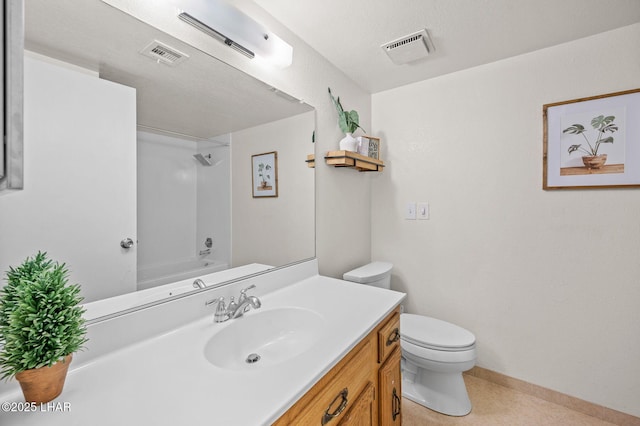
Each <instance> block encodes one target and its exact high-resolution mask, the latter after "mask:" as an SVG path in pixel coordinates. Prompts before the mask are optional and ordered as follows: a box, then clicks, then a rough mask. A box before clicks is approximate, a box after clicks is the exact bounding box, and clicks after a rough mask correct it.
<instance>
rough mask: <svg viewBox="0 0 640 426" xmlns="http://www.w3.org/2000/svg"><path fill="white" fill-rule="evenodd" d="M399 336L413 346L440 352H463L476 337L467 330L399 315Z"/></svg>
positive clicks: (430, 319)
mask: <svg viewBox="0 0 640 426" xmlns="http://www.w3.org/2000/svg"><path fill="white" fill-rule="evenodd" d="M400 336H401V337H402V338H403V339H405V340H407V341H409V342H411V343H413V344H414V345H418V346H422V347H425V348H433V349H440V350H450V351H451V350H465V349H467V348H469V347H470V346H473V345H474V344H475V342H476V337H475V336H474V335H473V333H471V332H470V331H469V330H465V329H464V328H462V327H458V326H457V325H454V324H451V323H448V322H446V321H442V320H439V319H435V318H430V317H425V316H422V315H414V314H402V315H400Z"/></svg>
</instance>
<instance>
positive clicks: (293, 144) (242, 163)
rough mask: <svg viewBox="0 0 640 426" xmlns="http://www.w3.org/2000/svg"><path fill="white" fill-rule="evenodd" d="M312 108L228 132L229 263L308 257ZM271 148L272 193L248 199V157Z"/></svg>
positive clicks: (312, 229) (311, 250)
mask: <svg viewBox="0 0 640 426" xmlns="http://www.w3.org/2000/svg"><path fill="white" fill-rule="evenodd" d="M314 115H315V114H314V112H313V111H310V112H306V113H304V114H299V115H296V116H294V117H290V118H285V119H283V120H278V121H274V122H271V123H267V124H264V125H261V126H256V127H252V128H250V129H245V130H241V131H238V132H234V133H233V135H232V144H231V151H232V162H233V163H232V170H233V176H232V179H231V181H232V194H233V204H232V206H233V207H232V212H233V219H232V235H233V244H232V260H233V266H240V265H245V264H247V263H253V262H256V263H263V264H266V265H273V266H281V265H284V264H287V263H291V262H292V261H295V260H300V259H307V258H310V257H313V256H314V247H315V239H314V235H315V226H314V223H315V222H314V202H313V200H314V169H310V168H308V167H307V163H305V160H306V156H307V154H310V153H312V152H313V148H314V145H313V143H312V142H311V137H312V133H313V130H314V126H315V118H314ZM271 151H277V155H278V160H277V161H278V163H277V165H278V196H277V197H273V198H266V197H265V198H253V193H252V188H251V187H252V182H251V156H252V155H255V154H263V153H265V152H271Z"/></svg>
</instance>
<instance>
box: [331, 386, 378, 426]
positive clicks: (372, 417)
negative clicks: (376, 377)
mask: <svg viewBox="0 0 640 426" xmlns="http://www.w3.org/2000/svg"><path fill="white" fill-rule="evenodd" d="M375 397H376V388H375V386H374V385H373V383H371V382H369V384H368V385H367V387H366V388H364V390H363V391H362V393H360V395H359V396H358V399H356V400H355V401H354V402H353V405H352V406H351V409H350V410H349V411H348V412H347V414H345V416H344V417H343V418H342V420H341V421H340V423H338V426H375V425H377V423H376V420H377V419H378V410H377V407H378V405H377V404H376V400H375Z"/></svg>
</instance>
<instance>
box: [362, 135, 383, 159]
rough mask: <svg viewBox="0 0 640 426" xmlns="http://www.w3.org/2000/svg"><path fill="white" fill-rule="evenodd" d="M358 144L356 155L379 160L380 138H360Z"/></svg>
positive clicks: (366, 136) (365, 136)
mask: <svg viewBox="0 0 640 426" xmlns="http://www.w3.org/2000/svg"><path fill="white" fill-rule="evenodd" d="M359 139H360V144H359V146H358V154H361V155H366V156H367V157H371V158H375V159H376V160H379V159H380V138H376V137H373V136H368V135H364V136H360V137H359Z"/></svg>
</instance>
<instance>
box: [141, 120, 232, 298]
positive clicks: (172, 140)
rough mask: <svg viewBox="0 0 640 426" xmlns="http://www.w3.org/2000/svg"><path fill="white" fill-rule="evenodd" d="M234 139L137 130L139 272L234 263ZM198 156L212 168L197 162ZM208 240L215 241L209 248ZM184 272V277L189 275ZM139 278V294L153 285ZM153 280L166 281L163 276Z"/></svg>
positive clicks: (182, 271)
mask: <svg viewBox="0 0 640 426" xmlns="http://www.w3.org/2000/svg"><path fill="white" fill-rule="evenodd" d="M230 139H231V137H230V135H225V136H223V137H220V138H216V139H215V142H207V141H193V140H189V139H187V138H181V137H176V136H168V135H162V134H157V133H152V132H147V131H139V132H138V152H137V154H138V176H137V177H138V215H137V217H138V246H137V249H138V270H139V271H145V270H156V271H157V270H162V269H165V268H163V265H176V264H182V265H187V266H188V265H198V268H200V267H202V264H203V262H204V263H207V262H209V263H216V264H217V265H223V264H227V265H229V264H230V251H231V250H230V246H231V233H230V228H231V212H230V208H231V192H230V161H229V156H230V148H229V143H230ZM198 154H200V155H201V156H203V157H205V158H209V159H211V161H210V162H211V163H212V165H211V166H207V165H204V164H203V163H202V162H200V161H198V159H197V158H196V156H197V155H198ZM209 155H211V157H208V156H209ZM207 238H211V239H212V246H211V247H210V248H209V247H207V246H206V245H205V242H206V240H207ZM198 268H194V274H197V272H196V270H197V269H198ZM182 269H183V270H181V271H180V273H182V274H188V273H189V271H188V270H184V268H182ZM171 270H172V271H173V270H174V268H171ZM138 275H139V277H138V289H139V290H141V289H145V288H150V287H151V286H152V282H151V281H150V280H147V279H146V278H144V279H141V278H142V277H140V274H138ZM143 275H144V274H143ZM154 280H157V282H166V280H163V278H162V277H161V276H155V277H154Z"/></svg>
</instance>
